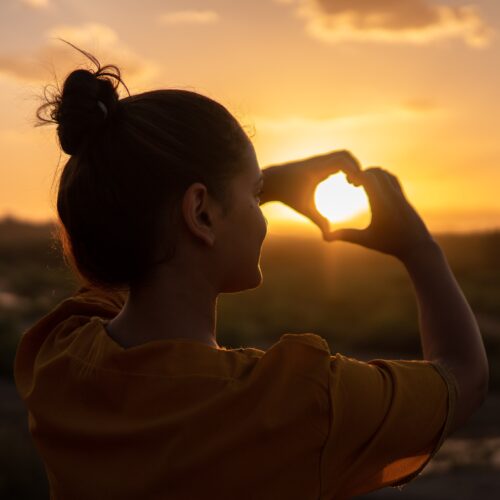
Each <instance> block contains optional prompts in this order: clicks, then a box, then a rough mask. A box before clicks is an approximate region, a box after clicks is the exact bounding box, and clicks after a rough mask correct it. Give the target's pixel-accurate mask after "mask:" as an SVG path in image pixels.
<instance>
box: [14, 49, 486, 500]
mask: <svg viewBox="0 0 500 500" xmlns="http://www.w3.org/2000/svg"><path fill="white" fill-rule="evenodd" d="M87 55H88V57H90V58H91V59H92V61H93V62H94V63H95V65H96V71H95V72H92V71H87V70H76V71H74V72H72V73H71V74H70V75H69V76H68V77H67V79H66V81H65V83H64V87H63V89H62V93H61V94H60V95H56V96H55V98H54V99H52V100H49V102H47V104H46V105H44V106H43V107H42V109H41V110H40V114H39V116H41V117H43V112H44V111H47V110H48V111H49V112H50V116H51V120H52V121H55V122H56V123H57V124H58V135H59V139H60V143H61V146H62V148H63V150H64V151H65V152H66V153H68V154H69V155H70V158H69V160H68V162H67V163H66V165H65V167H64V170H63V172H62V175H61V178H60V184H59V192H58V199H57V209H58V215H59V218H60V222H61V239H62V242H63V247H64V250H65V254H66V257H67V258H68V261H69V263H70V264H71V265H72V266H73V268H74V270H75V272H76V273H77V274H78V275H79V277H80V278H81V279H82V282H83V283H82V284H83V286H82V287H80V288H79V289H78V291H77V292H76V293H75V295H74V296H72V297H70V298H68V299H67V300H65V301H63V302H62V303H60V304H59V305H58V306H57V307H56V308H55V309H54V310H53V311H51V312H50V313H49V314H47V315H46V316H45V317H43V318H42V319H41V320H40V321H38V323H36V324H35V325H34V326H33V327H32V328H30V329H29V330H28V331H27V332H26V333H25V334H24V335H23V337H22V340H21V342H20V345H19V348H18V352H17V356H16V362H15V377H16V384H17V388H18V390H19V393H20V394H21V396H22V398H23V399H24V401H25V403H26V405H27V408H28V411H29V422H30V430H31V433H32V435H33V439H34V441H35V444H36V446H37V448H38V450H39V452H40V455H41V457H42V459H43V461H44V464H45V466H46V471H47V475H48V478H49V482H50V488H51V495H52V498H53V499H90V498H92V499H115V498H120V499H190V500H192V499H198V498H217V499H234V498H238V499H256V500H257V499H258V500H266V499H269V500H271V499H273V500H275V499H287V500H291V499H297V500H299V499H300V500H306V499H318V498H321V499H345V498H350V497H352V496H354V495H358V494H361V493H364V492H368V491H372V490H375V489H378V488H381V487H384V486H388V485H401V484H404V483H406V482H408V481H409V480H410V479H412V478H414V477H415V476H416V475H417V474H418V473H419V472H420V471H421V470H422V469H423V467H424V466H425V465H426V464H427V463H428V461H429V459H430V458H431V457H432V456H433V454H434V453H435V452H436V451H437V449H438V448H439V447H440V445H441V444H442V442H443V440H444V439H445V438H446V437H447V436H449V435H450V433H452V432H453V431H454V430H455V429H457V428H458V427H460V426H462V425H463V424H464V423H465V422H466V421H467V419H468V418H469V416H470V415H471V414H472V413H473V412H474V411H475V410H477V408H478V407H479V406H480V405H481V402H482V401H483V399H484V397H485V394H486V391H487V383H488V363H487V359H486V355H485V351H484V346H483V343H482V340H481V336H480V332H479V330H478V327H477V324H476V321H475V319H474V316H473V314H472V312H471V310H470V307H469V305H468V303H467V301H466V300H465V298H464V296H463V294H462V293H461V291H460V288H459V287H458V285H457V283H456V281H455V279H454V277H453V275H452V273H451V271H450V269H449V267H448V265H447V262H446V259H445V256H444V254H443V252H442V251H441V249H440V248H439V246H438V244H437V243H436V242H435V241H434V239H433V238H432V236H431V235H430V234H429V232H428V230H427V228H426V226H425V224H424V223H423V222H422V220H421V218H420V217H419V216H418V214H417V213H416V211H415V210H414V209H413V208H412V206H411V205H410V204H409V203H408V202H407V200H406V198H405V196H404V194H403V191H402V189H401V186H400V184H399V182H398V180H397V179H396V178H395V177H394V176H393V175H392V174H390V173H389V172H387V171H385V170H383V169H380V168H370V169H367V170H362V169H361V168H360V167H359V165H358V163H357V161H356V159H355V158H354V157H353V156H352V155H351V154H349V153H348V152H346V151H337V152H333V153H330V154H326V155H321V156H317V157H313V158H309V159H305V160H300V161H297V162H292V163H287V164H283V165H275V166H273V167H270V168H266V169H264V170H261V169H260V168H259V165H258V162H257V159H256V156H255V151H254V148H253V146H252V143H251V141H250V140H249V139H248V137H247V136H246V134H245V133H244V131H243V129H242V128H241V126H240V125H239V124H238V122H237V121H236V119H235V118H234V117H232V116H231V114H230V113H229V112H228V111H227V110H226V109H225V108H224V107H223V106H221V105H220V104H218V103H216V102H215V101H213V100H211V99H209V98H207V97H204V96H201V95H199V94H197V93H195V92H189V91H184V90H174V89H170V90H158V91H152V92H145V93H142V94H138V95H133V96H130V95H129V96H128V97H126V98H123V99H119V98H118V94H117V92H116V86H117V85H118V83H119V82H120V81H121V79H120V74H119V71H118V69H117V68H116V67H113V66H106V67H104V68H101V67H100V66H99V63H98V61H97V60H96V59H95V58H93V57H92V56H91V55H89V54H87ZM340 170H342V171H344V172H346V173H347V175H348V178H349V180H350V182H352V183H353V184H356V185H362V186H363V187H364V188H365V190H366V192H367V194H368V196H369V199H370V204H371V209H372V221H371V224H370V226H369V227H368V228H367V229H365V230H352V229H345V230H340V231H336V232H333V233H329V231H328V224H327V222H326V221H325V220H324V219H323V218H322V217H321V216H320V215H319V213H318V212H317V211H316V209H315V208H314V202H313V192H314V189H315V187H316V185H317V184H318V182H319V181H321V180H323V179H325V178H326V177H328V176H329V175H331V174H333V173H335V172H338V171H340ZM262 186H263V191H262ZM259 197H260V199H259ZM271 200H277V201H281V202H283V203H286V204H288V205H289V206H290V207H292V208H293V209H295V210H297V211H299V212H301V213H303V214H304V215H306V216H308V217H309V218H310V219H311V220H312V221H313V222H315V223H316V224H317V225H318V226H319V227H320V229H321V230H322V233H323V238H324V239H325V240H328V241H335V240H344V241H350V242H353V243H356V244H360V245H363V246H365V247H367V248H371V249H374V250H377V251H380V252H384V253H387V254H390V255H393V256H394V257H395V258H397V259H399V260H400V261H401V262H402V264H403V265H404V266H405V268H406V269H407V271H408V274H409V276H410V278H411V279H412V281H413V284H414V287H415V291H416V294H417V298H418V302H419V307H420V320H421V322H420V329H421V331H420V333H421V341H422V349H423V354H424V356H423V357H424V359H422V360H419V361H398V360H374V361H371V362H369V363H364V362H360V361H357V360H355V359H351V358H348V357H345V356H342V355H341V354H335V355H332V353H331V352H330V349H329V346H328V344H327V342H326V341H325V340H324V339H323V338H321V337H319V336H317V335H315V334H312V333H303V334H283V335H282V336H281V338H280V340H279V341H278V342H276V343H275V344H273V346H271V347H270V348H269V349H268V350H267V351H262V350H260V349H254V348H242V349H227V348H225V347H221V346H219V345H218V343H217V339H216V336H215V331H216V328H215V323H216V303H217V297H218V295H219V294H220V293H227V292H237V291H241V290H245V289H249V288H254V287H257V286H258V285H259V284H260V282H261V279H262V278H261V273H260V268H259V256H260V249H261V245H262V242H263V240H264V237H265V235H266V220H265V218H264V217H263V215H262V212H261V209H260V205H261V204H263V203H265V202H267V201H271ZM291 306H292V307H293V304H292V305H291ZM332 328H333V325H332Z"/></svg>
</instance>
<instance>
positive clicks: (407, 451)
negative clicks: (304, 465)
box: [321, 354, 457, 499]
mask: <svg viewBox="0 0 500 500" xmlns="http://www.w3.org/2000/svg"><path fill="white" fill-rule="evenodd" d="M328 393H329V394H328V395H329V399H330V410H329V419H330V428H329V435H328V437H327V440H326V445H325V447H324V449H323V455H322V471H321V477H322V491H323V492H324V493H325V498H336V499H337V498H338V499H344V498H350V497H351V496H353V495H359V494H362V493H367V492H369V491H373V490H376V489H379V488H382V487H384V486H389V485H391V486H399V485H403V484H405V483H407V482H409V481H410V480H411V479H413V478H414V477H416V476H417V475H418V474H419V473H420V472H421V471H422V469H423V468H424V467H425V466H426V465H427V463H428V462H429V460H430V459H431V458H432V457H433V456H434V454H435V453H436V452H437V450H438V449H439V448H440V446H441V444H442V443H443V441H444V439H445V438H446V437H447V435H448V433H449V428H450V424H451V421H452V419H453V414H454V411H455V402H456V397H457V385H456V381H455V378H454V376H453V375H452V374H451V372H449V371H448V370H447V369H446V368H445V367H444V366H443V365H441V364H438V363H436V362H430V361H396V360H373V361H370V362H362V361H358V360H355V359H352V358H348V357H345V356H342V355H340V354H336V355H334V356H331V357H330V371H329V384H328Z"/></svg>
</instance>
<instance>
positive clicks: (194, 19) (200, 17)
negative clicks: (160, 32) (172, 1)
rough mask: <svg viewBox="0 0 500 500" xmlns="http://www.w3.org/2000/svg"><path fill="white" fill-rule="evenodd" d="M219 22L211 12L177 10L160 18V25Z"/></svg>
mask: <svg viewBox="0 0 500 500" xmlns="http://www.w3.org/2000/svg"><path fill="white" fill-rule="evenodd" d="M218 20H219V14H218V13H217V12H215V11H213V10H179V11H175V12H167V13H165V14H163V15H162V16H160V22H161V23H162V24H212V23H215V22H216V21H218Z"/></svg>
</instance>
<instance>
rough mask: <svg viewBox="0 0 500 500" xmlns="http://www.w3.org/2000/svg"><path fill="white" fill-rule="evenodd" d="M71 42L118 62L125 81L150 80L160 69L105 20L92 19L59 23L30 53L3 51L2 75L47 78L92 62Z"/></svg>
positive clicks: (28, 79)
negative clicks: (75, 24) (101, 22)
mask: <svg viewBox="0 0 500 500" xmlns="http://www.w3.org/2000/svg"><path fill="white" fill-rule="evenodd" d="M57 38H63V39H64V40H67V41H68V42H71V43H73V44H74V45H76V46H78V47H80V48H82V49H84V50H86V51H88V52H90V53H92V54H93V55H95V56H96V57H97V58H98V59H99V61H100V62H101V64H103V65H104V64H116V65H117V66H118V67H119V68H120V70H122V71H123V77H124V80H125V83H127V82H128V81H129V80H128V78H131V79H132V80H133V82H134V83H143V82H147V81H148V80H150V79H151V78H153V77H154V76H155V75H156V74H157V73H158V72H159V67H158V66H157V65H156V63H154V62H152V61H150V60H146V59H145V58H142V57H141V56H140V55H139V54H137V53H135V52H134V51H132V50H131V49H129V48H128V47H127V46H126V44H124V43H123V42H121V41H120V39H119V37H118V34H117V33H116V32H115V31H114V30H112V29H111V28H109V27H108V26H105V25H103V24H97V23H89V24H84V25H80V26H67V25H66V26H64V25H63V26H57V27H54V28H52V29H50V30H49V31H48V32H47V33H46V36H45V40H44V42H43V43H42V44H41V46H40V48H39V49H37V50H36V51H34V52H33V53H31V54H10V53H9V54H8V55H7V54H2V53H0V76H7V77H10V78H14V79H16V80H23V81H25V82H33V83H39V82H46V81H48V80H49V79H50V78H51V77H53V73H54V68H56V69H57V73H58V74H67V73H69V72H70V71H72V70H73V69H75V68H76V67H82V62H84V63H85V67H87V66H88V65H91V63H90V62H89V61H88V60H87V59H86V58H84V56H83V55H81V54H80V53H78V52H77V51H76V50H75V49H73V48H72V47H70V46H68V45H67V44H65V43H63V42H61V41H60V40H57Z"/></svg>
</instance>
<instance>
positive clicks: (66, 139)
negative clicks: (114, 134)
mask: <svg viewBox="0 0 500 500" xmlns="http://www.w3.org/2000/svg"><path fill="white" fill-rule="evenodd" d="M117 103H118V94H117V92H116V89H115V87H114V86H113V83H112V82H111V81H110V80H109V79H107V78H101V77H100V76H99V74H98V73H92V72H91V71H88V70H85V69H77V70H75V71H73V72H71V73H70V74H69V75H68V77H67V78H66V80H65V82H64V86H63V89H62V93H61V96H60V98H59V103H58V105H57V107H56V110H55V112H54V113H53V118H54V120H55V121H56V122H57V124H58V127H57V133H58V135H59V142H60V143H61V147H62V149H63V150H64V152H65V153H68V154H70V155H72V154H75V153H76V152H77V151H78V149H79V148H80V146H81V145H82V144H83V143H84V142H86V141H87V140H89V139H91V138H92V137H93V136H94V134H96V133H97V132H98V131H99V130H101V129H102V126H103V125H104V123H105V122H106V121H107V120H109V117H110V116H111V115H112V113H113V111H115V109H116V106H117Z"/></svg>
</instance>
